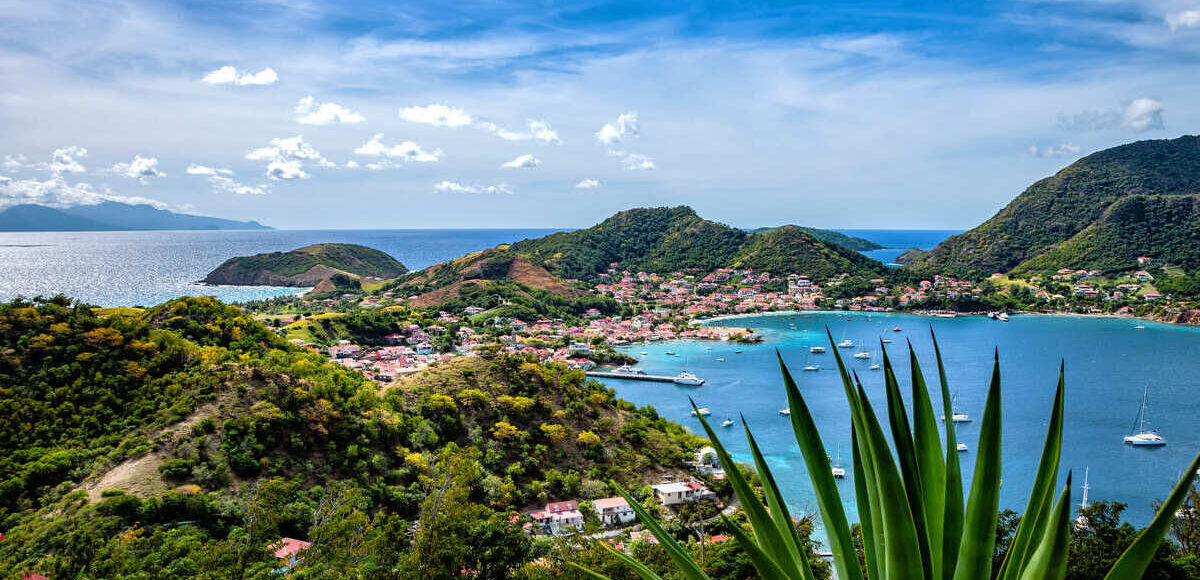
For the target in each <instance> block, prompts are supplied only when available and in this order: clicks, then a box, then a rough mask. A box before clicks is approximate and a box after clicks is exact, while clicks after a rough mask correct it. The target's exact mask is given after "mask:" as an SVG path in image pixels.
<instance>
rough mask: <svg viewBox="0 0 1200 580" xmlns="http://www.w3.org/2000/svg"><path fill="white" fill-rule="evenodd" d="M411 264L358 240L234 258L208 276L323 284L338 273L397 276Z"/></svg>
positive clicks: (245, 282) (251, 282)
mask: <svg viewBox="0 0 1200 580" xmlns="http://www.w3.org/2000/svg"><path fill="white" fill-rule="evenodd" d="M407 271H408V270H407V268H405V267H404V265H403V264H401V263H400V262H397V261H396V259H395V258H393V257H391V256H389V255H387V254H385V253H383V252H381V251H379V250H376V249H374V248H368V247H366V246H359V245H355V244H314V245H311V246H305V247H303V248H299V249H296V250H292V251H290V252H271V253H266V254H256V255H253V256H246V257H238V258H230V259H228V260H226V261H225V263H223V264H221V265H220V266H218V267H217V269H215V270H213V271H212V272H210V273H209V274H208V276H206V277H205V278H204V282H205V283H208V284H230V285H241V286H319V285H321V283H322V282H324V281H327V280H329V279H331V278H332V277H334V276H336V275H339V274H340V275H343V276H347V277H350V278H354V279H358V278H365V277H371V278H380V279H389V278H396V277H398V276H400V275H402V274H404V273H405V272H407Z"/></svg>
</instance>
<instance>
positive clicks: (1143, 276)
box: [1133, 270, 1154, 282]
mask: <svg viewBox="0 0 1200 580" xmlns="http://www.w3.org/2000/svg"><path fill="white" fill-rule="evenodd" d="M1133 277H1134V278H1137V279H1138V280H1141V281H1143V282H1146V281H1148V280H1153V279H1154V276H1151V275H1150V272H1147V271H1145V270H1138V271H1137V272H1134V273H1133Z"/></svg>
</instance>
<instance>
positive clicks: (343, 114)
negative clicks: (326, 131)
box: [296, 97, 366, 125]
mask: <svg viewBox="0 0 1200 580" xmlns="http://www.w3.org/2000/svg"><path fill="white" fill-rule="evenodd" d="M296 115H298V117H297V119H296V120H297V121H299V122H300V123H301V124H304V125H328V124H330V123H361V122H363V121H366V118H365V117H363V116H362V115H360V114H358V113H356V112H354V111H351V110H350V109H347V108H346V107H343V106H341V105H339V104H337V103H318V102H317V101H316V99H314V98H312V97H304V98H303V99H300V102H298V103H296Z"/></svg>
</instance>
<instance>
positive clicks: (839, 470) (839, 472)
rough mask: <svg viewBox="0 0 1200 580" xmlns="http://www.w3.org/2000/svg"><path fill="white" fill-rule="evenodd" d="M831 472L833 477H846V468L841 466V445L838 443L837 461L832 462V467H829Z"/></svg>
mask: <svg viewBox="0 0 1200 580" xmlns="http://www.w3.org/2000/svg"><path fill="white" fill-rule="evenodd" d="M829 471H830V473H832V474H833V478H834V479H844V478H845V477H846V468H845V467H842V446H841V445H838V449H837V461H835V462H833V467H831V468H830V469H829Z"/></svg>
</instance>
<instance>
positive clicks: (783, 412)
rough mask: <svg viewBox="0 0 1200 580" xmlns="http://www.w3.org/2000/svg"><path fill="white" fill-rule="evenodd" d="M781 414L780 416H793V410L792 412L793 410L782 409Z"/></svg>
mask: <svg viewBox="0 0 1200 580" xmlns="http://www.w3.org/2000/svg"><path fill="white" fill-rule="evenodd" d="M779 414H780V415H784V416H787V415H791V414H792V410H791V409H780V410H779Z"/></svg>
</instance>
